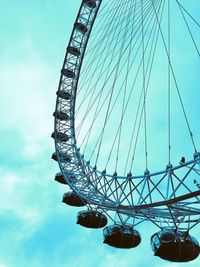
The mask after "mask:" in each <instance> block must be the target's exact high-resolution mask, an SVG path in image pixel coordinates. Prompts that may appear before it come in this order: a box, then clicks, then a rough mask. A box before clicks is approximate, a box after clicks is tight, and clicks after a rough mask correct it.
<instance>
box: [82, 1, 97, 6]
mask: <svg viewBox="0 0 200 267" xmlns="http://www.w3.org/2000/svg"><path fill="white" fill-rule="evenodd" d="M84 3H85V5H86V6H87V7H89V8H95V7H96V6H97V5H96V3H95V1H94V0H84Z"/></svg>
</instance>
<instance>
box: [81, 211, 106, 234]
mask: <svg viewBox="0 0 200 267" xmlns="http://www.w3.org/2000/svg"><path fill="white" fill-rule="evenodd" d="M107 222H108V220H107V217H106V216H105V215H104V214H103V213H101V212H99V211H94V210H87V211H80V212H79V213H78V216H77V224H80V225H82V226H84V227H87V228H93V229H97V228H102V227H105V226H106V224H107Z"/></svg>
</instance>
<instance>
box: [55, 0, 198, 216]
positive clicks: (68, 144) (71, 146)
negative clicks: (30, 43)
mask: <svg viewBox="0 0 200 267" xmlns="http://www.w3.org/2000/svg"><path fill="white" fill-rule="evenodd" d="M85 2H86V1H83V2H82V5H81V7H80V10H79V12H78V15H77V19H76V22H75V24H74V28H73V31H72V35H71V38H70V42H69V46H70V44H71V43H72V39H73V36H74V34H75V32H76V30H77V24H76V23H78V20H79V17H80V14H81V10H82V8H83V5H84V3H85ZM95 2H96V3H97V4H98V7H99V6H100V4H101V2H102V0H96V1H95ZM97 12H98V10H97V11H96V14H97ZM96 14H95V15H94V19H93V21H92V22H91V25H90V30H91V28H92V25H93V23H94V21H95V17H96ZM89 34H90V33H89ZM89 34H88V35H87V40H82V41H83V43H82V44H80V47H82V53H83V54H82V57H80V60H79V66H77V65H76V67H77V68H78V71H77V74H76V77H75V78H74V79H73V86H72V87H71V92H72V91H73V94H74V95H73V99H72V101H71V103H72V104H71V103H70V110H69V115H70V118H71V119H70V133H71V134H70V137H69V140H67V141H64V142H62V145H60V140H59V139H58V138H57V135H55V138H54V139H55V148H56V153H57V157H58V163H59V165H60V168H61V170H62V172H63V173H64V174H65V163H62V159H63V157H62V153H63V151H68V150H69V151H70V153H71V154H72V155H73V156H76V158H75V159H74V161H77V162H78V163H79V165H80V166H79V167H80V169H81V170H84V173H85V172H86V169H87V173H86V174H84V177H83V178H84V179H85V177H86V176H88V177H87V181H88V180H89V179H90V177H89V174H90V173H92V174H94V173H95V175H96V176H98V175H99V177H100V176H104V177H106V178H111V179H115V180H117V179H119V180H123V179H126V180H134V179H143V178H145V177H147V176H148V177H153V176H157V175H159V174H166V173H168V172H169V171H175V170H177V169H180V168H184V167H189V165H191V164H197V163H199V160H200V154H199V153H196V154H194V156H193V159H192V160H190V161H187V162H184V163H179V165H177V166H172V165H171V164H168V165H167V167H166V169H164V170H161V171H158V172H152V173H150V172H149V171H148V170H146V171H145V172H144V174H143V175H134V176H132V175H130V176H118V175H115V176H114V175H113V174H109V173H106V172H104V171H100V170H98V168H97V167H96V166H91V165H90V164H89V163H88V162H87V161H86V160H85V158H84V157H83V155H81V153H80V149H79V148H78V146H77V142H76V135H75V128H74V124H75V121H74V119H75V118H74V112H75V100H76V92H77V84H78V79H79V74H80V69H81V65H82V60H83V57H84V51H85V49H86V46H87V41H88V39H89ZM69 46H68V47H69ZM69 55H70V52H69V51H67V53H66V56H65V60H66V59H67V57H68V56H69ZM65 63H66V61H64V63H63V68H62V69H64V66H65ZM63 76H64V74H63V73H61V78H60V83H59V89H58V90H60V88H61V85H62V78H63ZM59 105H60V97H59V96H57V101H56V111H59ZM59 123H60V122H59V120H58V119H57V118H56V117H55V127H54V129H55V130H54V131H55V132H56V131H57V130H58V128H57V125H58V124H59ZM65 178H66V177H65ZM66 179H68V178H66ZM85 180H86V179H85ZM97 180H98V178H97ZM68 182H69V184H70V181H68ZM70 187H71V188H72V189H73V190H74V191H76V192H77V194H78V195H80V196H81V197H82V198H83V199H85V200H86V201H88V203H90V204H94V205H97V206H98V205H102V207H104V208H105V209H106V208H108V209H114V210H121V212H123V210H125V211H126V210H132V209H135V210H138V211H139V210H142V209H145V208H149V207H150V206H143V207H142V205H139V206H137V205H135V206H133V207H131V206H130V205H129V206H124V205H116V203H114V202H112V201H111V202H109V203H108V202H102V200H101V201H100V200H99V199H98V197H97V198H96V199H95V198H91V199H88V197H87V196H86V194H84V191H79V190H77V187H76V186H75V185H74V184H70ZM91 190H93V189H91ZM87 192H88V191H87ZM191 196H192V195H191ZM167 203H168V202H167V200H166V202H165V203H164V202H163V203H162V204H163V205H165V204H167ZM147 205H148V204H147ZM149 205H151V204H149ZM127 207H128V208H127ZM152 207H157V206H156V203H154V204H152ZM153 212H154V211H153ZM155 212H156V211H155ZM152 214H153V213H152ZM138 216H142V213H141V214H140V215H138Z"/></svg>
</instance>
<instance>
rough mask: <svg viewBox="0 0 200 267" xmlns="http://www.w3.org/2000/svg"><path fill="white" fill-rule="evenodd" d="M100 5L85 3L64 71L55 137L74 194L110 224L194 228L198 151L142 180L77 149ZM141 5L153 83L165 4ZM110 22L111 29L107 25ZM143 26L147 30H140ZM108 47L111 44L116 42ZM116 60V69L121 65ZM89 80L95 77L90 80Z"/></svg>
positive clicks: (137, 24) (198, 192) (138, 26)
mask: <svg viewBox="0 0 200 267" xmlns="http://www.w3.org/2000/svg"><path fill="white" fill-rule="evenodd" d="M101 2H102V0H96V1H95V6H91V5H88V4H86V1H83V2H82V5H81V7H80V10H79V13H78V16H77V18H76V21H75V24H74V28H73V31H72V34H71V37H70V41H69V45H68V47H67V52H66V56H65V59H64V63H63V67H62V70H61V78H60V83H59V89H58V91H57V103H56V111H55V113H54V116H55V130H54V133H53V137H54V139H55V147H56V155H57V159H58V162H59V166H60V169H61V171H62V174H63V175H64V177H65V179H66V181H67V183H68V184H69V185H70V187H71V188H72V190H73V191H74V192H76V194H77V195H78V196H80V197H81V198H82V199H83V200H84V201H85V202H86V203H87V205H88V206H89V207H90V208H92V209H97V210H100V211H103V212H105V213H106V214H107V215H108V216H109V217H110V219H111V220H113V215H112V214H117V216H118V220H120V221H121V222H122V223H126V222H128V221H130V220H131V223H132V224H134V225H137V224H138V223H140V222H143V221H145V220H150V221H152V222H153V223H154V224H156V225H157V226H158V227H160V225H162V226H166V227H167V226H171V225H174V227H179V226H180V225H181V227H183V228H187V229H188V228H189V229H191V228H192V227H194V226H195V225H196V224H198V223H199V221H200V219H199V214H200V208H199V204H200V197H199V195H200V185H199V184H200V181H199V175H200V154H199V153H198V152H197V151H196V150H194V156H193V159H192V160H190V161H187V162H186V161H185V160H184V159H183V160H182V161H181V162H180V164H179V165H177V166H173V165H172V164H171V163H169V164H168V165H167V166H166V169H164V170H163V171H159V172H154V173H151V172H150V171H148V169H147V168H146V170H145V172H144V174H143V175H138V176H137V175H136V176H135V175H133V174H132V173H131V172H129V173H128V174H127V175H121V176H119V175H118V174H117V172H114V173H113V174H112V175H111V174H107V172H106V170H102V171H100V170H98V168H97V166H96V165H95V164H94V165H93V166H92V164H91V162H90V161H89V160H87V159H85V157H84V155H83V154H82V153H81V149H80V147H79V145H78V144H77V138H76V137H77V132H78V131H79V129H78V130H76V128H75V116H76V109H75V104H76V97H77V92H78V91H77V88H78V82H79V74H80V71H81V66H82V63H83V59H84V55H85V50H86V46H87V43H88V40H89V37H90V33H91V30H92V27H93V24H94V21H95V18H96V16H97V13H98V10H99V8H100V5H101ZM110 2H112V1H110ZM128 2H134V1H118V6H116V7H113V14H114V12H117V10H118V9H119V7H120V8H121V9H123V8H124V6H125V4H127V3H128ZM142 2H143V13H142V15H141V11H140V9H141V1H135V3H136V4H135V6H136V8H135V11H134V12H135V16H134V18H135V21H136V22H135V33H134V38H135V42H136V43H137V40H138V38H139V37H138V36H139V35H141V34H143V35H145V34H147V36H149V38H147V41H146V43H145V44H143V50H144V51H146V50H148V51H150V52H151V53H150V61H149V65H147V66H146V67H145V70H144V73H143V74H144V76H145V77H146V80H145V81H146V83H148V75H150V70H151V67H152V66H151V62H152V60H153V51H154V49H155V48H156V44H155V43H153V41H151V38H150V36H152V35H151V32H153V34H154V36H156V34H158V32H159V30H160V29H159V25H160V24H159V23H158V21H160V19H161V14H162V12H163V11H162V10H163V6H164V1H161V0H157V1H152V0H146V1H142ZM178 3H179V2H178ZM127 10H128V11H126V14H129V13H131V12H133V10H132V7H131V5H130V7H129V9H127ZM181 10H182V9H181ZM182 12H183V11H182ZM103 14H104V13H103V12H102V16H101V20H103ZM113 14H111V16H113ZM124 14H125V11H122V12H121V13H120V16H119V17H118V19H119V22H120V23H121V25H122V27H123V25H124V24H123V21H124V18H123V16H124ZM153 14H154V16H153ZM155 14H156V15H155ZM131 18H132V17H131ZM144 18H145V19H144ZM142 19H144V20H143V22H141V21H142ZM130 20H131V19H130ZM105 23H107V24H108V22H106V21H105ZM129 23H131V21H129ZM132 23H133V22H132ZM141 24H142V27H143V28H144V30H142V29H143V28H142V29H141ZM155 29H156V30H155ZM99 31H102V29H99ZM141 31H144V32H141ZM129 35H130V32H129V30H127V33H126V34H125V35H123V36H121V35H120V34H118V35H116V37H115V38H118V43H119V42H122V38H125V39H127V40H128V38H129ZM155 38H156V37H155ZM161 38H162V35H161ZM128 42H130V41H128ZM125 44H126V42H125ZM107 45H108V46H109V45H111V42H110V43H108V44H107ZM139 46H141V41H140V42H139V41H138V47H139ZM123 49H124V50H125V49H126V48H123ZM96 53H98V51H97V52H96ZM119 53H120V51H119ZM121 53H122V52H121ZM151 57H152V58H151ZM113 60H115V61H116V64H117V60H116V59H113ZM126 60H128V58H127V59H126ZM129 64H131V63H129ZM142 64H143V63H142V60H141V62H139V65H140V66H142ZM100 67H101V66H100ZM170 68H171V65H170V64H169V69H170ZM94 71H95V68H94ZM86 77H87V75H86ZM88 77H89V78H90V76H88ZM108 78H109V77H108ZM122 83H123V82H122ZM145 90H146V91H145ZM145 90H143V91H142V93H143V100H142V101H141V103H143V104H141V106H140V107H141V114H144V110H145V106H144V102H145V97H146V94H147V89H145Z"/></svg>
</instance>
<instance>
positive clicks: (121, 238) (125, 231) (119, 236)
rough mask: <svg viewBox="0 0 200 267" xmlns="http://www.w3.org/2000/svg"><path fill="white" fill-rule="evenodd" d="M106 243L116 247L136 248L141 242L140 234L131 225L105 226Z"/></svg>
mask: <svg viewBox="0 0 200 267" xmlns="http://www.w3.org/2000/svg"><path fill="white" fill-rule="evenodd" d="M103 234H104V243H106V244H108V245H109V246H112V247H115V248H134V247H137V246H138V245H139V244H140V242H141V237H140V234H139V232H138V231H137V230H134V229H133V228H132V226H130V225H119V224H116V225H111V226H108V227H106V228H104V231H103Z"/></svg>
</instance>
